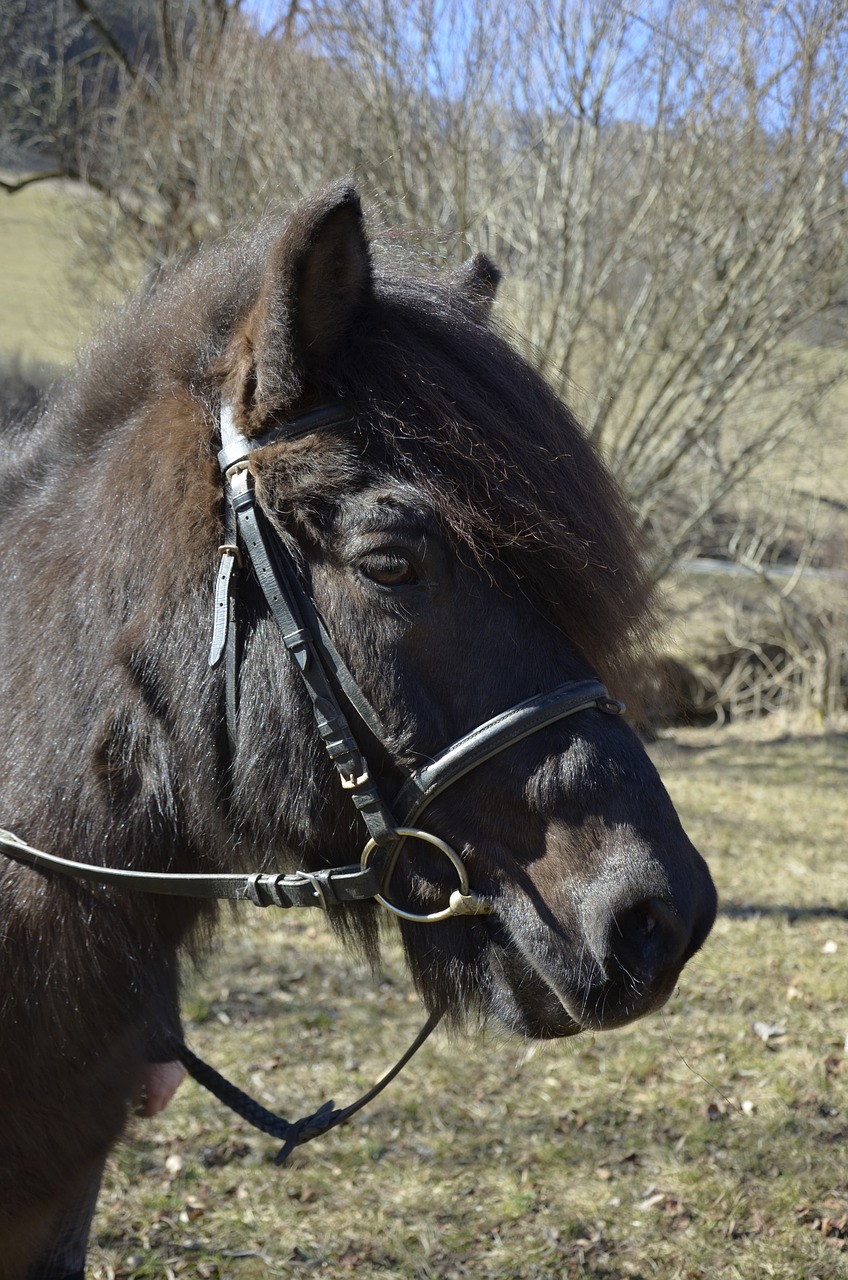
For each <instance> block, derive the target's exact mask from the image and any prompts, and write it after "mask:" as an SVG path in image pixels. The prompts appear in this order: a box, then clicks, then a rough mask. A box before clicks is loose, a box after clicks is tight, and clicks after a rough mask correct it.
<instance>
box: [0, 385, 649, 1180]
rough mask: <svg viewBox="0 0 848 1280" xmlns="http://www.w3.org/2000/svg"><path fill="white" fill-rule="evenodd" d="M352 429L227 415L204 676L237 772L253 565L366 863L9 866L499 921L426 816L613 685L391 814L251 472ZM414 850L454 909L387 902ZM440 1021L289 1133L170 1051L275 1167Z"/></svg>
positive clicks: (342, 675) (172, 891)
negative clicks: (444, 875)
mask: <svg viewBox="0 0 848 1280" xmlns="http://www.w3.org/2000/svg"><path fill="white" fill-rule="evenodd" d="M352 425H353V413H352V410H351V408H350V406H348V405H345V404H343V403H342V404H338V405H324V406H321V407H319V408H317V409H314V410H312V411H310V412H308V413H305V414H303V415H301V416H299V417H297V418H295V419H293V420H292V421H289V422H286V423H282V424H278V425H275V426H274V427H272V428H271V429H270V430H269V431H266V432H265V433H264V434H263V435H261V436H258V437H256V438H254V439H252V440H248V439H247V438H246V437H245V436H243V435H242V434H241V433H240V431H239V430H238V428H237V426H236V423H235V417H234V414H233V410H232V406H231V405H229V404H227V403H226V402H224V403H223V404H222V406H221V450H220V453H219V454H218V461H219V465H220V468H221V471H222V474H223V479H224V497H225V501H224V542H223V543H222V545H221V546H220V547H219V549H218V572H217V576H216V581H215V593H214V623H213V632H212V642H211V646H210V651H209V666H210V667H217V666H218V665H219V664H220V663H221V662H223V663H224V672H225V677H224V679H225V706H226V725H227V740H228V743H229V751H230V758H231V760H232V759H233V758H234V757H235V754H236V752H237V749H238V701H239V698H238V685H239V662H240V647H241V646H240V628H239V615H238V599H239V594H238V586H239V582H240V580H241V574H242V571H243V570H244V569H245V568H246V562H247V564H249V566H250V569H251V571H252V573H253V575H254V578H255V579H256V581H257V582H258V584H259V586H260V588H261V590H262V594H263V596H264V598H265V600H266V602H267V605H268V609H269V611H270V613H271V616H272V617H273V619H274V621H275V623H276V625H277V628H278V630H279V632H280V635H281V638H282V642H283V645H284V647H285V649H286V651H287V652H288V654H289V656H290V657H291V659H292V662H293V663H294V666H295V669H296V670H297V671H298V673H299V675H300V678H301V680H302V682H303V685H304V687H305V689H306V692H307V693H308V695H309V699H310V703H311V706H312V711H313V715H314V718H315V724H316V728H317V730H318V734H319V736H320V738H321V741H322V742H323V744H324V748H325V750H326V751H327V754H328V755H329V757H330V759H331V761H332V763H333V765H334V766H335V769H336V771H337V773H338V777H339V783H340V785H341V787H342V789H343V790H344V791H345V792H346V794H347V795H348V796H349V797H350V800H351V802H352V803H353V805H354V806H355V808H356V810H357V812H358V813H359V814H360V816H361V818H362V820H363V823H364V825H365V828H366V831H367V832H368V841H367V843H366V844H365V846H364V848H363V850H362V854H361V856H360V861H359V862H358V863H352V864H347V865H342V866H333V867H322V868H319V869H318V870H316V871H305V870H300V871H296V872H293V873H290V874H285V875H277V874H274V873H269V872H258V871H256V872H251V873H247V874H220V875H219V874H204V873H175V872H153V871H134V870H129V869H126V868H119V867H100V866H95V865H93V864H91V863H87V862H78V861H76V860H73V859H70V858H61V857H58V856H57V855H55V854H50V853H45V852H43V851H41V850H39V849H35V848H33V847H32V846H31V845H28V844H26V843H25V842H24V841H23V840H21V839H20V838H19V837H18V836H16V835H14V834H13V833H12V832H10V831H4V830H0V849H2V850H3V851H4V853H5V854H6V856H7V857H9V858H13V859H15V860H16V861H18V862H22V863H25V864H27V865H28V866H31V867H33V868H35V869H36V870H39V871H43V872H58V873H60V874H63V875H68V876H72V877H74V878H76V879H78V880H86V881H93V882H96V883H98V884H106V885H114V886H117V887H121V888H127V889H133V890H136V891H140V892H143V893H156V894H166V895H175V896H179V897H195V898H213V899H232V900H235V901H242V902H252V903H253V904H254V905H255V906H258V907H268V906H275V907H282V908H289V907H321V908H323V909H324V910H329V909H330V908H332V907H335V906H337V905H340V904H344V903H347V902H362V901H366V900H375V901H377V902H379V903H380V905H381V906H383V907H385V908H386V909H387V910H388V911H391V912H392V913H393V914H395V915H397V916H400V917H402V918H403V919H405V920H410V921H414V922H419V923H427V924H433V923H436V922H438V921H441V920H446V919H448V918H449V917H451V916H457V915H488V914H490V913H491V912H492V911H493V905H492V903H491V902H490V901H488V900H487V899H486V898H483V897H482V896H481V895H479V894H477V893H475V892H474V891H473V890H472V889H471V887H470V884H469V878H468V872H467V869H466V867H465V864H464V863H463V861H462V859H461V858H460V856H459V854H458V853H456V851H455V850H454V849H452V848H451V846H450V845H449V844H447V843H446V842H445V841H444V840H442V839H441V838H440V837H438V836H436V835H433V834H432V833H431V832H428V831H427V830H426V829H425V828H422V827H420V826H418V825H417V824H418V823H419V821H420V820H421V818H422V816H423V814H424V813H425V811H426V809H427V808H428V807H429V805H430V804H431V803H432V801H433V800H435V798H436V797H437V796H439V795H441V794H442V792H443V791H445V790H446V789H447V788H448V787H450V786H452V785H453V783H455V782H457V781H458V780H459V779H460V778H462V777H464V776H465V775H466V774H468V773H470V772H471V771H472V770H473V769H476V768H478V766H480V765H481V764H484V763H485V762H486V761H488V760H491V759H492V758H493V757H494V756H496V755H499V754H500V753H501V752H502V751H504V750H506V748H507V747H510V746H512V745H514V744H515V743H517V742H520V741H522V740H523V739H524V738H527V737H529V736H530V735H531V734H534V733H538V732H539V731H540V730H541V729H544V728H546V727H547V726H548V725H551V724H554V723H556V722H557V721H559V720H562V719H565V718H566V717H568V716H572V715H576V714H577V713H578V712H580V711H586V710H589V709H590V708H595V709H596V710H598V711H601V712H603V713H605V714H607V715H619V714H621V712H622V711H623V710H624V707H623V704H622V703H620V702H618V701H616V700H615V699H614V698H611V697H610V695H609V694H608V693H607V690H606V688H605V687H604V685H603V684H601V682H600V681H599V680H596V679H588V680H577V681H567V682H566V683H564V684H561V685H559V686H557V687H556V688H555V689H552V690H550V691H549V692H547V693H543V694H538V695H537V696H535V697H532V698H527V699H526V700H525V701H523V702H520V703H518V704H517V705H515V706H513V707H510V708H509V709H508V710H506V711H502V712H500V713H499V714H498V715H496V716H493V717H492V718H491V719H489V720H486V721H485V722H484V723H483V724H481V725H478V726H477V728H475V729H472V730H471V732H470V733H467V734H465V735H464V736H463V737H461V738H459V739H457V741H456V742H454V743H452V744H450V745H449V746H448V747H446V748H444V750H442V751H441V752H440V753H439V754H438V755H437V756H435V758H433V759H431V760H430V761H429V762H428V763H427V764H425V765H423V766H422V767H420V768H418V769H415V770H411V771H407V772H406V779H405V781H404V783H403V785H402V787H401V790H400V792H399V793H398V795H397V797H396V799H395V801H394V804H393V806H392V807H389V805H388V804H387V803H386V801H385V800H384V799H383V796H382V795H381V793H380V790H379V787H378V785H377V783H376V782H375V780H374V779H373V778H372V776H371V773H370V770H369V767H368V763H367V760H366V757H365V754H364V752H363V750H362V748H361V746H360V743H359V740H358V739H357V737H356V735H355V734H354V732H353V731H352V729H351V727H350V724H349V722H348V719H347V716H346V715H345V713H344V711H343V710H342V707H341V705H340V701H339V698H338V697H337V696H336V692H334V686H335V689H336V690H338V693H339V694H340V696H341V700H342V701H343V702H344V703H345V704H346V706H347V710H348V712H352V713H353V715H354V716H355V717H356V719H357V720H358V721H360V722H361V724H362V725H363V726H364V728H365V730H366V731H367V734H368V736H369V737H370V738H372V739H373V740H374V742H375V743H376V744H377V745H379V746H380V747H381V748H382V750H383V751H384V752H385V753H386V754H389V750H388V746H387V743H386V739H387V736H388V735H387V734H386V731H385V729H384V728H383V725H382V724H381V722H380V718H379V716H378V714H377V712H376V711H375V710H374V708H373V707H372V706H371V704H370V703H369V702H368V700H367V698H366V697H365V695H364V694H363V693H362V691H361V690H360V689H359V687H358V685H357V683H356V681H355V679H354V677H353V675H352V673H351V672H350V670H349V669H348V667H347V666H346V664H345V663H344V661H343V660H342V658H341V657H340V656H339V654H338V652H337V651H336V649H335V648H334V646H333V644H332V641H331V639H330V637H329V636H328V635H327V632H326V630H325V628H324V625H323V623H322V621H321V619H320V617H319V615H318V613H317V611H316V609H315V607H314V605H313V603H312V601H311V599H310V598H309V596H308V595H307V593H306V592H305V591H304V589H303V587H302V585H301V583H300V580H299V577H298V572H297V567H296V565H295V563H294V561H293V560H292V558H291V556H290V555H289V554H288V552H287V551H286V549H285V547H284V545H283V543H282V542H281V540H280V539H279V538H278V537H277V536H276V534H275V533H274V531H273V529H272V527H271V526H270V524H269V522H268V520H267V518H266V517H265V514H264V512H263V511H262V508H261V506H259V505H258V504H257V502H256V496H255V489H254V483H253V474H252V471H251V463H250V459H251V455H252V454H253V453H254V452H256V450H258V449H263V448H265V447H266V446H268V445H272V444H280V443H285V442H288V441H292V440H296V439H300V438H301V437H303V436H306V435H311V434H312V433H313V432H315V431H319V430H322V429H326V428H330V427H333V428H350V427H351V426H352ZM410 840H418V841H421V842H422V843H424V844H427V845H429V846H430V847H431V848H433V849H434V850H436V851H437V852H439V853H441V854H442V855H443V856H444V857H445V858H446V859H447V861H448V862H449V863H450V864H451V866H452V868H453V870H454V871H455V872H456V875H457V879H458V887H457V888H455V889H454V890H453V891H452V892H451V894H450V896H449V899H448V903H447V905H446V906H444V907H441V908H440V909H438V910H436V911H431V912H426V913H421V912H415V911H410V910H407V909H405V908H403V907H400V906H398V905H396V904H394V903H393V902H392V901H391V899H390V896H389V895H390V891H391V880H392V876H393V873H394V870H395V868H396V866H397V863H398V860H399V858H400V855H401V852H402V850H403V848H404V846H405V844H406V843H407V842H408V841H410ZM443 1015H444V1010H435V1011H434V1012H433V1013H432V1014H431V1015H430V1017H429V1019H428V1021H427V1023H426V1024H425V1026H424V1027H423V1028H422V1030H421V1032H420V1033H419V1035H418V1036H417V1037H416V1039H415V1041H414V1042H413V1044H412V1045H411V1046H410V1048H409V1049H408V1050H407V1052H406V1053H405V1054H404V1055H403V1057H402V1058H401V1059H400V1061H399V1062H398V1063H397V1064H396V1066H395V1067H393V1068H392V1069H391V1070H390V1071H389V1072H387V1074H386V1075H385V1076H384V1077H383V1078H382V1080H380V1081H379V1082H378V1084H377V1085H375V1086H374V1087H373V1088H372V1089H370V1090H369V1091H368V1092H367V1093H366V1094H364V1095H363V1097H361V1098H360V1099H358V1100H357V1101H356V1102H354V1103H352V1104H351V1105H350V1106H348V1107H346V1108H343V1109H334V1108H333V1104H332V1102H328V1103H325V1104H324V1105H323V1106H322V1107H320V1108H319V1109H318V1110H317V1111H316V1112H314V1113H313V1114H312V1115H310V1116H305V1117H303V1118H302V1119H300V1120H297V1121H294V1122H289V1121H286V1120H284V1119H282V1117H279V1116H275V1115H273V1113H271V1112H269V1111H266V1110H265V1108H263V1107H261V1106H260V1105H259V1104H258V1103H256V1102H254V1101H253V1100H252V1099H250V1098H249V1097H248V1095H247V1094H244V1093H242V1092H241V1090H239V1089H237V1088H236V1086H234V1085H232V1084H230V1083H229V1082H228V1081H226V1080H224V1078H223V1077H222V1076H220V1075H219V1074H218V1073H217V1072H216V1071H214V1070H213V1068H211V1067H208V1066H207V1065H206V1064H205V1063H202V1062H201V1061H200V1059H198V1058H196V1057H195V1055H194V1054H192V1053H191V1051H190V1050H189V1049H188V1048H186V1046H185V1045H183V1044H182V1043H181V1042H179V1041H177V1040H175V1039H173V1040H172V1041H171V1044H170V1048H171V1050H172V1051H173V1052H174V1054H175V1056H176V1057H178V1058H179V1059H180V1061H182V1062H183V1064H184V1065H185V1066H186V1068H187V1069H188V1071H189V1072H190V1074H191V1075H193V1076H194V1077H195V1079H197V1080H198V1081H199V1083H201V1084H203V1085H204V1086H205V1087H206V1088H208V1089H210V1090H211V1092H213V1093H214V1094H215V1096H216V1097H218V1098H219V1099H220V1100H221V1101H223V1102H225V1103H226V1105H227V1106H230V1107H231V1108H232V1109H233V1110H235V1111H236V1112H237V1113H238V1114H239V1115H241V1116H242V1117H243V1118H244V1119H246V1120H248V1121H249V1123H251V1124H254V1125H255V1126H256V1127H258V1128H260V1129H262V1130H263V1131H264V1132H266V1133H270V1134H272V1135H273V1136H275V1137H280V1138H283V1139H284V1146H283V1147H282V1149H281V1151H280V1153H279V1155H278V1156H277V1161H276V1162H277V1163H283V1161H284V1160H285V1159H286V1158H287V1157H288V1155H289V1154H290V1152H291V1151H292V1150H293V1149H294V1147H295V1146H298V1145H301V1144H303V1143H305V1142H309V1141H311V1139H312V1138H314V1137H317V1136H318V1135H319V1134H320V1133H324V1132H326V1131H327V1130H329V1129H331V1128H334V1127H335V1126H336V1125H338V1124H342V1123H343V1122H344V1121H345V1120H347V1119H348V1118H349V1117H350V1116H351V1115H353V1114H354V1112H356V1111H358V1110H359V1109H360V1107H362V1106H364V1105H365V1104H366V1103H367V1102H369V1101H370V1100H371V1099H372V1098H373V1097H375V1096H376V1094H377V1093H379V1092H380V1091H381V1090H382V1089H383V1088H385V1087H386V1085H387V1084H389V1083H390V1081H391V1080H393V1079H394V1077H395V1076H396V1075H397V1074H398V1072H399V1071H400V1070H401V1069H402V1067H403V1066H404V1065H405V1064H406V1062H407V1061H408V1060H409V1058H410V1057H412V1055H413V1054H414V1053H415V1052H416V1051H417V1049H418V1048H420V1046H421V1045H422V1044H423V1043H424V1041H425V1040H426V1039H427V1037H428V1036H429V1035H430V1034H431V1032H432V1031H433V1030H434V1028H435V1027H436V1026H437V1025H438V1023H439V1022H440V1021H441V1018H442V1017H443Z"/></svg>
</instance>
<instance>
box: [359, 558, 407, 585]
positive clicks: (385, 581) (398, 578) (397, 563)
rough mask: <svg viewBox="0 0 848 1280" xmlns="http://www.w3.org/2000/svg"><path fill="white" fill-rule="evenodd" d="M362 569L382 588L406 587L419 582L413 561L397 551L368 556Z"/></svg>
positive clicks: (367, 576)
mask: <svg viewBox="0 0 848 1280" xmlns="http://www.w3.org/2000/svg"><path fill="white" fill-rule="evenodd" d="M360 569H361V570H362V572H363V573H364V575H365V577H366V578H369V579H370V580H371V582H376V583H378V584H379V585H380V586H381V587H406V586H410V585H411V584H412V583H414V582H417V581H418V574H417V573H416V571H415V566H414V565H413V563H412V561H411V560H409V559H408V558H407V557H406V556H404V555H401V554H400V553H399V552H397V551H376V552H373V553H372V554H371V555H369V556H366V557H365V558H364V559H363V560H362V562H361V564H360Z"/></svg>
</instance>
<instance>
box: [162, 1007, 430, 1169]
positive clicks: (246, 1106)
mask: <svg viewBox="0 0 848 1280" xmlns="http://www.w3.org/2000/svg"><path fill="white" fill-rule="evenodd" d="M443 1017H444V1010H443V1009H437V1010H435V1012H433V1013H431V1014H430V1016H429V1018H428V1019H427V1021H426V1022H425V1023H424V1026H423V1027H422V1028H421V1030H420V1031H419V1032H418V1035H417V1036H416V1037H415V1039H414V1040H413V1042H412V1044H411V1045H410V1046H409V1048H408V1049H407V1050H406V1053H404V1054H403V1056H402V1057H401V1058H399V1059H398V1061H397V1062H396V1063H395V1065H394V1066H393V1067H392V1068H391V1070H389V1071H387V1072H386V1074H385V1075H384V1076H382V1077H381V1078H380V1079H379V1080H378V1081H377V1083H376V1084H375V1085H373V1086H372V1087H371V1088H370V1089H369V1090H368V1091H367V1092H366V1093H364V1094H363V1095H362V1097H361V1098H357V1099H356V1101H355V1102H352V1103H350V1105H349V1106H347V1107H336V1106H335V1105H334V1103H333V1101H332V1099H331V1100H330V1101H329V1102H325V1103H323V1104H322V1105H321V1106H320V1107H319V1108H318V1110H317V1111H313V1112H312V1113H311V1114H310V1115H307V1116H301V1118H300V1119H299V1120H286V1119H285V1117H284V1116H278V1115H276V1114H275V1112H273V1111H269V1110H268V1109H267V1107H263V1106H262V1104H261V1102H257V1101H256V1099H255V1098H251V1096H250V1094H249V1093H245V1092H244V1090H243V1089H239V1087H238V1085H234V1084H233V1083H232V1081H230V1080H227V1078H226V1077H225V1076H222V1075H221V1073H220V1072H219V1071H216V1070H215V1068H214V1067H210V1065H209V1063H208V1062H204V1061H203V1059H202V1058H198V1056H197V1054H195V1053H192V1051H191V1049H189V1048H188V1046H187V1045H185V1044H183V1042H182V1041H181V1040H178V1039H176V1037H174V1036H170V1037H168V1047H169V1049H170V1050H171V1052H172V1053H173V1054H174V1057H175V1058H178V1059H179V1061H180V1062H181V1063H182V1064H183V1066H184V1067H185V1069H186V1071H187V1072H188V1073H189V1075H190V1076H191V1077H192V1078H193V1079H194V1080H196V1081H197V1083H198V1084H200V1085H202V1086H203V1088H204V1089H208V1090H209V1092H210V1093H211V1094H213V1096H214V1097H216V1098H217V1099H218V1101H219V1102H223V1104H224V1106H225V1107H229V1109H230V1110H231V1111H234V1112H235V1113H236V1115H237V1116H241V1118H242V1120H246V1121H247V1123H248V1124H249V1125H252V1126H253V1128H254V1129H259V1131H260V1132H261V1133H267V1134H269V1135H270V1137H272V1138H280V1139H282V1141H283V1145H282V1147H281V1148H280V1150H279V1151H278V1152H277V1155H276V1156H275V1157H274V1164H276V1165H283V1164H285V1163H286V1161H287V1160H288V1158H289V1156H290V1155H291V1153H292V1151H294V1149H295V1147H302V1146H303V1145H304V1144H305V1143H307V1142H311V1141H312V1139H313V1138H320V1137H321V1134H322V1133H328V1132H329V1131H330V1129H335V1128H336V1126H337V1125H340V1124H344V1122H345V1121H346V1120H349V1119H350V1117H351V1116H352V1115H355V1114H356V1112H357V1111H359V1110H360V1109H361V1108H362V1107H364V1106H366V1105H367V1104H368V1103H369V1102H371V1100H372V1099H373V1098H376V1096H377V1094H378V1093H382V1091H383V1090H384V1089H385V1087H386V1085H388V1084H391V1082H392V1080H394V1078H395V1076H397V1075H399V1074H400V1072H401V1071H402V1070H403V1068H404V1067H405V1066H406V1064H407V1062H409V1060H410V1058H411V1057H412V1056H413V1055H414V1054H416V1053H417V1052H418V1050H419V1049H420V1048H421V1046H422V1044H424V1041H425V1040H427V1039H428V1037H429V1036H430V1035H431V1033H432V1032H433V1031H435V1029H436V1027H437V1026H438V1025H439V1023H440V1022H441V1020H442V1018H443Z"/></svg>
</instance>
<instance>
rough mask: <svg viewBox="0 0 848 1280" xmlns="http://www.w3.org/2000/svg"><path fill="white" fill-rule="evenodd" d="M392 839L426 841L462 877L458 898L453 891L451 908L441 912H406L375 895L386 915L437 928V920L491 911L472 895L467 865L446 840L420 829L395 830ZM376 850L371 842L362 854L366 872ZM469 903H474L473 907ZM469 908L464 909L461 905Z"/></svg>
mask: <svg viewBox="0 0 848 1280" xmlns="http://www.w3.org/2000/svg"><path fill="white" fill-rule="evenodd" d="M392 835H395V836H403V837H405V838H409V839H415V840H423V841H424V843H425V844H431V845H432V846H433V848H434V849H438V850H439V852H440V853H443V854H444V855H445V857H446V858H447V859H448V861H449V862H450V863H451V864H452V866H453V868H454V870H455V871H456V873H457V875H458V876H459V890H460V891H459V894H457V893H456V891H454V893H452V894H451V901H450V905H449V906H447V907H443V908H442V910H441V911H431V912H429V913H428V914H423V913H419V912H415V911H404V910H403V908H402V907H396V906H394V904H393V903H391V902H389V901H388V899H387V898H384V897H383V895H382V894H381V893H375V894H374V897H375V899H376V901H377V902H379V904H380V906H381V907H385V908H386V910H387V911H391V912H392V914H393V915H396V916H400V917H401V919H402V920H413V921H416V922H418V923H420V924H435V923H436V921H437V920H448V919H450V917H451V916H455V915H477V914H481V915H483V914H486V913H487V912H488V911H490V910H491V907H490V906H489V904H488V903H486V902H485V901H484V900H483V899H480V898H477V895H476V894H472V893H471V890H470V886H469V883H468V872H467V871H466V869H465V863H464V862H463V861H462V859H461V858H460V856H459V854H458V853H457V852H456V851H455V850H454V849H452V848H451V847H450V845H449V844H446V842H445V841H444V840H440V839H439V837H438V836H434V835H432V834H431V833H430V832H429V831H420V830H419V829H418V828H417V827H395V828H394V829H393V831H392ZM376 847H377V842H376V840H369V841H368V843H367V845H366V846H365V848H364V849H363V850H362V859H361V866H362V870H363V871H364V870H365V868H366V867H367V866H368V862H369V859H370V857H371V854H372V853H373V852H374V850H375V849H376ZM469 900H472V902H471V905H468V904H469ZM463 902H464V903H465V904H466V905H465V906H463V905H461V904H462V903H463Z"/></svg>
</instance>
